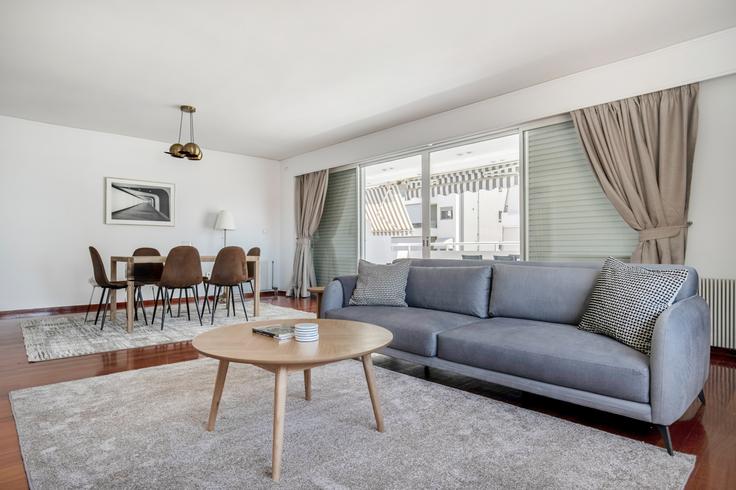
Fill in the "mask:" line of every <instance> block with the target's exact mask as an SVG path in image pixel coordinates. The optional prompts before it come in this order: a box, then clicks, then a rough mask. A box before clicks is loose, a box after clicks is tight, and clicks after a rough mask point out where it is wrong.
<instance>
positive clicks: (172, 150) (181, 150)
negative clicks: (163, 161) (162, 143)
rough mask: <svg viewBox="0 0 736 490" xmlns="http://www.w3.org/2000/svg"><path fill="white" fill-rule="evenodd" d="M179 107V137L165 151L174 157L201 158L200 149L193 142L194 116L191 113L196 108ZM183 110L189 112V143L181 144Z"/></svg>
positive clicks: (188, 106)
mask: <svg viewBox="0 0 736 490" xmlns="http://www.w3.org/2000/svg"><path fill="white" fill-rule="evenodd" d="M179 109H180V110H181V115H180V117H179V139H178V140H177V142H176V143H174V144H173V145H171V146H170V147H169V151H167V152H165V153H168V154H169V155H171V156H172V157H174V158H184V157H187V160H201V159H202V149H201V148H200V147H199V145H198V144H197V143H195V142H194V116H193V114H194V113H195V112H196V111H197V109H196V108H195V107H193V106H190V105H183V106H180V107H179ZM185 112H186V113H187V114H189V143H187V144H185V145H182V144H181V127H182V123H183V122H184V113H185Z"/></svg>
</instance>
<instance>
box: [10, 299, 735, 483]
mask: <svg viewBox="0 0 736 490" xmlns="http://www.w3.org/2000/svg"><path fill="white" fill-rule="evenodd" d="M263 301H264V302H269V303H273V304H278V305H281V306H288V307H292V308H299V309H302V310H307V311H312V312H314V311H316V303H315V302H314V301H310V300H299V299H292V298H285V297H283V296H279V297H272V298H264V300H263ZM17 322H18V320H3V321H0V488H3V489H15V488H19V489H23V488H28V485H27V482H26V477H25V471H24V468H23V462H22V459H21V455H20V448H19V446H18V435H17V433H16V431H15V423H14V421H13V416H12V413H11V410H10V402H9V399H8V393H9V392H10V391H12V390H16V389H19V388H27V387H31V386H39V385H45V384H49V383H58V382H61V381H69V380H74V379H81V378H87V377H91V376H100V375H104V374H110V373H115V372H119V371H127V370H131V369H141V368H146V367H150V366H157V365H161V364H169V363H174V362H181V361H188V360H192V359H196V358H198V357H199V356H198V354H197V352H195V351H194V349H193V348H192V346H191V343H190V342H181V343H177V344H168V345H161V346H154V347H145V348H139V349H128V350H123V351H117V352H108V353H101V354H92V355H88V356H82V357H75V358H70V359H58V360H55V361H45V362H39V363H33V364H31V363H28V362H27V360H26V355H25V348H24V345H23V337H22V335H21V332H20V329H19V328H18V326H17ZM374 364H375V365H376V366H380V367H383V368H387V369H392V370H394V371H399V372H402V373H404V374H407V375H409V376H415V377H418V378H427V379H430V380H432V381H433V382H436V383H441V384H444V385H447V386H453V387H455V388H459V389H462V390H466V391H469V392H472V393H477V394H479V395H482V396H486V397H489V398H493V399H496V400H501V401H503V402H506V403H510V404H513V405H517V406H520V407H524V408H528V409H531V410H536V411H538V412H543V413H546V414H550V415H553V416H555V417H560V418H564V419H567V420H570V421H573V422H576V423H580V424H584V425H588V426H591V427H595V428H598V429H601V430H604V431H606V432H610V433H614V434H619V435H622V436H624V437H628V438H631V439H636V440H640V441H644V442H648V443H650V444H656V445H659V446H661V445H662V442H661V440H660V437H659V433H658V432H657V429H656V428H654V427H653V426H651V425H650V424H646V423H643V422H639V421H636V420H631V419H627V418H624V417H619V416H615V415H610V414H607V413H604V412H599V411H597V410H592V409H587V408H583V407H578V406H576V405H572V404H569V403H565V402H560V401H556V400H551V399H549V398H544V397H540V396H536V395H531V394H528V393H522V392H519V391H516V390H511V389H507V388H504V387H501V386H497V385H493V384H490V383H485V382H483V381H478V380H474V379H471V378H466V377H464V376H459V375H455V374H452V373H447V372H443V371H440V370H437V369H429V370H428V371H427V370H425V369H424V367H423V366H418V365H416V364H411V363H407V362H404V361H399V360H396V359H392V358H388V357H385V356H378V355H377V356H375V357H374ZM705 394H706V398H707V405H705V406H702V405H701V404H700V403H699V402H697V401H696V402H695V403H693V405H692V406H691V407H690V409H689V410H688V412H687V413H686V414H685V415H684V416H683V418H682V419H681V420H680V421H678V422H677V423H675V424H674V425H672V427H671V431H672V440H673V443H674V447H675V449H676V450H678V451H682V452H686V453H690V454H695V455H696V456H697V462H696V465H695V470H694V472H693V474H692V475H691V477H690V481H689V482H688V487H687V488H734V487H736V464H734V463H736V356H735V355H733V354H729V353H717V354H715V355H714V356H713V357H712V360H711V373H710V378H709V380H708V383H707V385H706V387H705ZM663 457H664V456H663ZM652 471H657V468H652Z"/></svg>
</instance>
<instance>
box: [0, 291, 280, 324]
mask: <svg viewBox="0 0 736 490" xmlns="http://www.w3.org/2000/svg"><path fill="white" fill-rule="evenodd" d="M274 295H277V296H286V291H277V292H276V293H275V294H274V291H261V298H264V297H273V296H274ZM245 297H246V298H252V297H253V293H245ZM210 299H214V297H213V296H210ZM189 301H190V302H191V301H194V298H190V299H189ZM181 302H182V303H184V302H185V300H184V299H183V298H182V300H181ZM178 303H179V298H173V299H172V300H171V304H178ZM117 304H118V311H119V312H120V311H123V312H124V311H125V301H118V303H117ZM143 304H144V305H145V306H153V300H152V299H147V300H144V301H143ZM97 305H98V303H97V302H93V304H92V306H91V307H90V309H89V313H90V315H91V314H93V313H97ZM86 311H87V305H86V304H85V305H69V306H50V307H46V308H29V309H26V310H7V311H0V320H10V319H14V318H33V317H40V316H53V315H64V314H67V313H84V312H86Z"/></svg>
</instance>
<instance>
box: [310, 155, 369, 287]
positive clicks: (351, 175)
mask: <svg viewBox="0 0 736 490" xmlns="http://www.w3.org/2000/svg"><path fill="white" fill-rule="evenodd" d="M358 196H359V192H358V173H357V171H356V170H355V169H350V170H342V171H340V172H333V173H330V178H329V180H328V182H327V196H326V197H325V206H324V210H323V211H322V219H321V220H320V222H319V228H317V232H316V233H315V235H314V237H313V239H312V254H313V258H314V271H315V274H316V275H317V284H319V285H320V286H326V285H327V283H329V282H330V281H331V280H332V279H334V278H335V276H340V275H346V274H355V273H356V271H357V268H358Z"/></svg>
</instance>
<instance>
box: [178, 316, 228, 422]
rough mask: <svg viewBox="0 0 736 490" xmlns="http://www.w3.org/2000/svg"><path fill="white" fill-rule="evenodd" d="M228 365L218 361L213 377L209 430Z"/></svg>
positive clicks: (217, 405)
mask: <svg viewBox="0 0 736 490" xmlns="http://www.w3.org/2000/svg"><path fill="white" fill-rule="evenodd" d="M164 313H166V312H164ZM229 365H230V361H220V365H219V367H218V368H217V378H215V392H214V393H213V394H212V406H211V407H210V419H209V421H208V422H207V430H208V431H210V432H212V431H213V430H215V420H216V419H217V409H218V408H220V398H221V397H222V389H223V388H224V387H225V376H227V368H228V366H229Z"/></svg>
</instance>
